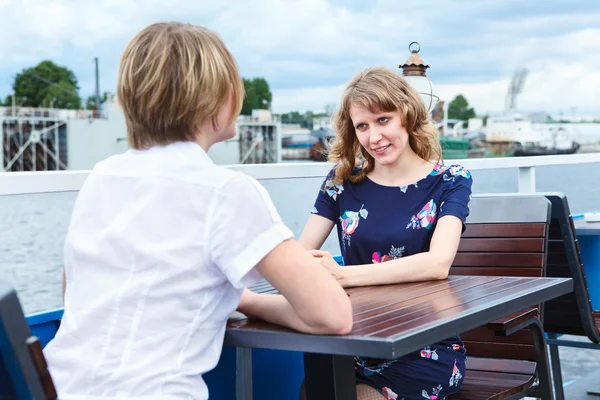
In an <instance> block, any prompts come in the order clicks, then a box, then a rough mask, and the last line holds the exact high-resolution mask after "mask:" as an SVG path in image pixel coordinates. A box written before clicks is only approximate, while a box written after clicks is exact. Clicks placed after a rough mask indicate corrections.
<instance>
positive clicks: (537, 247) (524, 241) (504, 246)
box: [458, 237, 544, 253]
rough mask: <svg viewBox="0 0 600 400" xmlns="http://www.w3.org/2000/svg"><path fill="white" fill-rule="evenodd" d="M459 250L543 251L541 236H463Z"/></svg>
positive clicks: (480, 251)
mask: <svg viewBox="0 0 600 400" xmlns="http://www.w3.org/2000/svg"><path fill="white" fill-rule="evenodd" d="M458 251H459V252H477V253H485V252H510V253H517V252H525V253H527V252H530V253H535V252H538V253H541V252H543V251H544V239H543V238H468V237H466V238H465V237H463V238H461V240H460V244H459V246H458Z"/></svg>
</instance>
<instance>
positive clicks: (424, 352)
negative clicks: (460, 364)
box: [421, 346, 456, 365]
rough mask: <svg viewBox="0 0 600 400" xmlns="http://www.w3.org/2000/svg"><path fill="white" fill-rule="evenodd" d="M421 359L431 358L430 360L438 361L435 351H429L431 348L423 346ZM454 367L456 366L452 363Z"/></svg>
mask: <svg viewBox="0 0 600 400" xmlns="http://www.w3.org/2000/svg"><path fill="white" fill-rule="evenodd" d="M421 357H423V358H431V359H432V360H437V359H438V355H437V350H431V347H429V346H425V347H423V350H421ZM454 365H456V362H455V363H454Z"/></svg>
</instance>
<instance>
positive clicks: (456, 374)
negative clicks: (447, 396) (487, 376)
mask: <svg viewBox="0 0 600 400" xmlns="http://www.w3.org/2000/svg"><path fill="white" fill-rule="evenodd" d="M462 378H463V376H462V374H461V373H460V370H459V369H458V367H457V366H456V360H454V368H453V369H452V376H450V382H448V385H450V386H451V387H452V386H454V387H458V384H459V383H460V380H461V379H462Z"/></svg>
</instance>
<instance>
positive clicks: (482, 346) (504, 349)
mask: <svg viewBox="0 0 600 400" xmlns="http://www.w3.org/2000/svg"><path fill="white" fill-rule="evenodd" d="M464 343H465V348H466V349H467V352H468V353H469V354H472V355H474V356H483V355H485V356H486V357H493V358H505V359H512V360H528V361H535V348H534V346H532V345H525V344H515V343H483V342H470V341H465V342H464Z"/></svg>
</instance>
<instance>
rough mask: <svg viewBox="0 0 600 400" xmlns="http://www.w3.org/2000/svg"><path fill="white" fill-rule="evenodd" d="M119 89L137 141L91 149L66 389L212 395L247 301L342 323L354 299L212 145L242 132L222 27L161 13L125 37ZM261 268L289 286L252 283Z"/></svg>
mask: <svg viewBox="0 0 600 400" xmlns="http://www.w3.org/2000/svg"><path fill="white" fill-rule="evenodd" d="M117 96H118V100H119V102H120V104H121V106H122V108H123V113H124V115H125V121H126V123H127V136H128V139H129V143H130V147H131V149H130V150H129V151H127V152H126V153H124V154H120V155H116V156H112V157H109V158H108V159H106V160H104V161H102V162H100V163H98V164H97V165H96V166H95V167H94V169H93V170H92V171H91V173H90V174H89V176H88V178H87V179H86V182H85V183H84V185H83V187H82V188H81V191H80V193H79V195H78V197H77V201H76V203H75V207H74V209H73V214H72V217H71V222H70V225H69V230H68V233H67V238H66V241H65V246H64V255H65V260H64V265H65V270H64V272H65V275H64V277H65V278H64V279H65V281H66V282H65V283H66V285H65V289H64V290H65V292H64V294H63V295H64V303H65V304H64V309H65V311H64V317H63V319H62V321H61V325H60V328H59V330H58V332H57V335H56V337H55V338H54V339H53V340H52V341H51V342H50V343H49V344H48V346H47V347H46V348H45V355H46V357H47V360H48V365H49V369H50V372H51V374H52V377H53V379H54V382H55V383H56V386H57V388H58V393H59V397H60V398H61V399H71V398H86V399H92V398H93V399H95V400H98V399H116V398H135V399H138V400H142V399H147V400H150V399H156V400H158V399H160V400H176V399H180V400H183V399H186V400H187V399H192V398H193V399H198V400H205V399H208V388H207V387H206V384H205V383H204V381H203V379H202V376H203V375H204V374H205V373H206V372H208V371H210V370H211V369H213V368H214V367H215V366H216V365H217V362H218V360H219V357H220V354H221V349H222V345H223V336H224V333H225V326H226V322H227V319H228V317H229V316H230V314H231V313H232V312H233V311H234V310H236V309H238V310H239V311H241V312H243V313H244V314H246V315H248V316H253V317H257V318H263V319H266V320H268V321H270V322H274V323H279V324H282V325H285V326H288V327H291V328H294V329H296V330H299V331H303V332H308V333H321V334H345V333H347V332H349V331H350V329H351V327H352V310H351V306H350V300H349V299H348V296H347V295H346V293H345V292H344V291H343V289H342V288H341V286H340V285H339V284H338V283H337V282H336V281H335V280H334V279H333V278H332V277H331V275H329V274H328V273H327V271H325V270H324V269H323V268H322V267H321V266H320V265H319V263H318V261H317V260H315V259H314V258H313V257H311V256H310V255H309V254H308V253H307V252H306V251H305V250H304V249H303V248H302V247H300V245H299V244H298V243H297V242H295V241H294V239H293V235H292V232H291V231H290V230H289V229H288V228H287V227H286V226H285V225H284V224H283V222H282V221H281V218H280V216H279V214H278V213H277V211H276V210H275V208H274V207H273V204H272V202H271V199H270V197H269V195H268V193H267V192H266V190H265V189H264V188H263V187H262V186H261V185H260V184H259V183H258V182H256V181H255V180H254V179H252V178H250V177H248V176H246V175H244V174H242V173H240V172H235V171H233V170H230V169H226V168H223V167H220V166H217V165H215V164H214V163H213V162H212V161H211V159H210V158H209V156H208V154H207V152H208V150H209V149H210V147H211V146H212V145H213V144H215V143H217V142H220V141H223V140H227V139H230V138H232V137H234V136H235V134H236V132H235V120H236V118H237V116H238V114H239V113H240V109H241V105H242V101H243V96H244V90H243V84H242V80H241V78H240V76H239V73H238V71H237V67H236V65H235V62H234V60H233V57H232V55H231V54H230V53H229V51H228V50H227V48H226V47H225V45H224V44H223V42H222V41H221V39H220V38H219V37H218V35H217V34H216V33H214V32H212V31H210V30H208V29H205V28H202V27H199V26H194V25H190V24H182V23H157V24H153V25H150V26H148V27H147V28H145V29H143V30H142V31H141V32H139V33H138V34H137V35H136V36H135V37H134V38H133V39H132V40H131V41H130V42H129V43H128V45H127V47H126V48H125V51H124V52H123V56H122V57H121V64H120V68H119V77H118V84H117ZM261 277H264V278H266V279H267V280H269V281H270V282H271V283H272V284H273V286H275V287H276V288H277V289H278V290H279V292H280V293H281V295H260V294H255V293H252V292H249V291H248V290H247V289H245V288H246V287H247V286H249V285H251V284H253V283H255V282H257V281H258V280H259V279H261Z"/></svg>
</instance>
